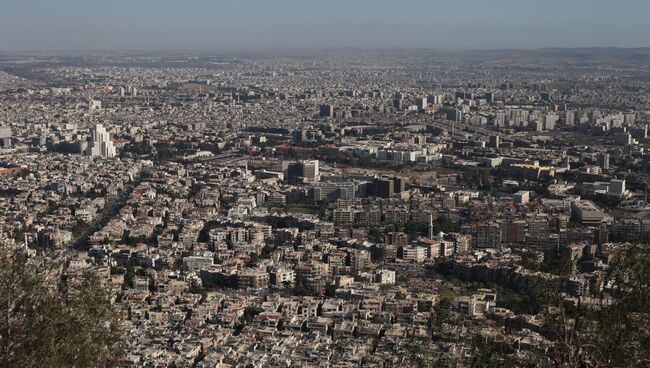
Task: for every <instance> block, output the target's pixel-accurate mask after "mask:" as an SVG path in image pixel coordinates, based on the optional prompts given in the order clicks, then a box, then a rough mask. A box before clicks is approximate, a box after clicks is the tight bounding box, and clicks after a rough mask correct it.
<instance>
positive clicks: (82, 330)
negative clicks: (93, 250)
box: [0, 250, 119, 367]
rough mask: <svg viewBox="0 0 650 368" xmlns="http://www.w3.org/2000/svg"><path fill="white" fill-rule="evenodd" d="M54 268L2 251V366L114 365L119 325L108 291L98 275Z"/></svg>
mask: <svg viewBox="0 0 650 368" xmlns="http://www.w3.org/2000/svg"><path fill="white" fill-rule="evenodd" d="M55 266H57V265H47V264H46V265H35V264H33V263H31V262H29V261H28V259H27V258H26V257H25V256H23V255H21V254H11V253H9V251H8V250H1V251H0V314H1V315H2V318H1V319H0V366H2V367H106V366H111V365H113V363H114V362H115V356H116V350H117V342H118V339H119V334H118V331H119V329H118V319H117V315H116V313H115V312H114V310H113V309H112V308H111V304H110V302H109V299H108V295H106V294H105V293H104V292H103V291H102V288H101V287H100V285H99V282H98V279H97V277H96V275H94V274H91V273H83V274H80V275H75V276H74V277H70V276H66V277H63V276H62V275H61V269H62V267H55ZM58 266H60V265H58Z"/></svg>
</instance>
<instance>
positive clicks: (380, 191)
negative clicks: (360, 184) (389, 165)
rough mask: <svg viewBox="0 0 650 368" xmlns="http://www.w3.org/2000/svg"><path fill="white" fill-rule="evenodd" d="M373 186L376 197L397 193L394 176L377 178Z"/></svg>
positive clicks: (386, 196)
mask: <svg viewBox="0 0 650 368" xmlns="http://www.w3.org/2000/svg"><path fill="white" fill-rule="evenodd" d="M372 187H373V194H374V195H375V196H376V197H382V198H390V197H392V196H393V195H394V194H395V182H394V181H393V179H392V178H376V179H375V180H373V183H372Z"/></svg>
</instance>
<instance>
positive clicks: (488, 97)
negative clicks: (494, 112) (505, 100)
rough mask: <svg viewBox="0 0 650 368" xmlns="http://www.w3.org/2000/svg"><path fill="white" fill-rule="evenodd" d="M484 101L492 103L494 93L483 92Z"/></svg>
mask: <svg viewBox="0 0 650 368" xmlns="http://www.w3.org/2000/svg"><path fill="white" fill-rule="evenodd" d="M485 101H487V103H494V93H492V92H485Z"/></svg>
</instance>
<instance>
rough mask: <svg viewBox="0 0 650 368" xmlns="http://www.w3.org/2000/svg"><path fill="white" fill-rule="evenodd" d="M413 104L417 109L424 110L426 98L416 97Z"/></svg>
mask: <svg viewBox="0 0 650 368" xmlns="http://www.w3.org/2000/svg"><path fill="white" fill-rule="evenodd" d="M415 104H416V105H417V107H418V110H420V111H423V110H426V108H427V99H426V98H418V99H417V100H416V102H415Z"/></svg>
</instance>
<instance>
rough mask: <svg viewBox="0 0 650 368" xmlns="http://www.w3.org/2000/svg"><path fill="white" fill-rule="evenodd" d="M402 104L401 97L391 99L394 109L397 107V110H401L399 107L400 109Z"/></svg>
mask: <svg viewBox="0 0 650 368" xmlns="http://www.w3.org/2000/svg"><path fill="white" fill-rule="evenodd" d="M402 104H403V100H402V99H397V98H396V99H394V100H393V107H394V108H396V109H398V110H401V109H402Z"/></svg>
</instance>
